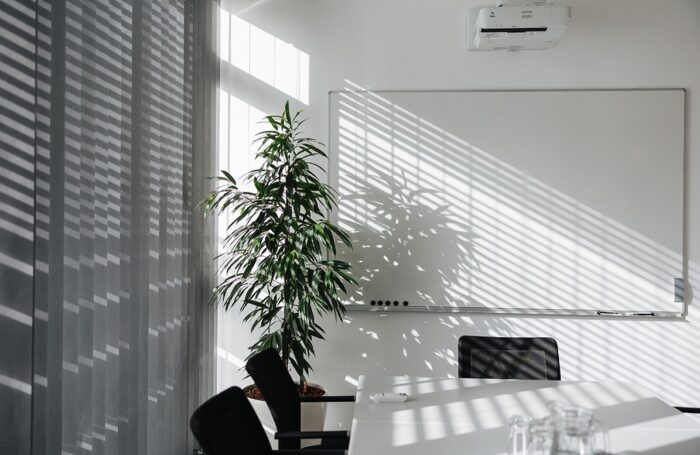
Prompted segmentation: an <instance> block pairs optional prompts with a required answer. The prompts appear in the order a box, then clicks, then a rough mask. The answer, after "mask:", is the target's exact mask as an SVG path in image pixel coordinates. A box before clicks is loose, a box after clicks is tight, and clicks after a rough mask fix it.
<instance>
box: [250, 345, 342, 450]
mask: <svg viewBox="0 0 700 455" xmlns="http://www.w3.org/2000/svg"><path fill="white" fill-rule="evenodd" d="M245 369H246V371H248V374H249V375H250V377H251V378H253V381H254V382H255V385H256V386H257V387H258V389H260V393H262V396H263V398H264V399H265V402H266V403H267V406H268V407H269V408H270V413H271V414H272V418H273V419H274V421H275V425H276V426H277V433H275V438H276V439H278V440H279V447H280V449H298V448H299V447H300V444H301V441H300V439H301V438H300V437H299V435H300V434H302V432H300V429H301V403H302V402H342V401H344V402H354V401H355V397H354V396H352V395H347V396H322V397H299V393H298V391H297V386H296V384H295V383H294V381H293V380H292V376H291V375H290V374H289V371H288V370H287V368H286V367H285V366H284V363H283V362H282V359H281V358H280V356H279V354H278V353H277V351H276V350H275V349H267V350H265V351H263V352H261V353H259V354H257V355H255V356H254V357H252V358H251V359H250V360H248V363H247V364H246V367H245ZM303 433H304V434H312V433H313V434H316V435H317V436H316V437H317V438H321V440H322V442H321V445H316V446H311V447H305V448H304V449H305V450H319V449H347V448H348V444H349V442H350V436H349V434H348V432H347V431H317V432H303ZM308 437H309V438H310V437H312V436H308Z"/></svg>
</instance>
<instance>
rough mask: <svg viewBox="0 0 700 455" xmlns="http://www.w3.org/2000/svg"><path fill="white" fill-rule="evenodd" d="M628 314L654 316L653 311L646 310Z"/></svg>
mask: <svg viewBox="0 0 700 455" xmlns="http://www.w3.org/2000/svg"><path fill="white" fill-rule="evenodd" d="M629 316H656V313H654V312H653V311H646V312H641V313H630V314H629Z"/></svg>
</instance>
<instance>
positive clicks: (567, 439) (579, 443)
mask: <svg viewBox="0 0 700 455" xmlns="http://www.w3.org/2000/svg"><path fill="white" fill-rule="evenodd" d="M548 406H549V410H550V413H551V416H552V422H553V424H554V438H553V442H552V450H551V453H552V454H554V455H597V454H606V453H609V441H608V435H607V432H606V431H605V429H604V428H603V426H602V425H601V423H600V422H599V421H597V420H595V419H594V414H593V411H591V410H589V409H585V408H579V407H576V406H571V405H567V404H564V403H558V402H552V403H550V404H549V405H548Z"/></svg>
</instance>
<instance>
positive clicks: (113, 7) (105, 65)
mask: <svg viewBox="0 0 700 455" xmlns="http://www.w3.org/2000/svg"><path fill="white" fill-rule="evenodd" d="M195 3H196V2H192V1H191V0H58V1H56V0H36V1H34V2H3V5H2V7H0V23H2V26H3V35H2V39H1V40H0V46H2V47H3V51H4V52H0V54H1V55H2V58H3V59H5V60H7V61H3V83H2V85H1V86H0V90H3V91H4V92H3V93H2V95H3V98H5V97H6V96H7V95H8V93H12V92H16V93H17V96H16V98H15V99H14V101H15V104H14V105H6V106H4V107H3V108H2V109H3V110H2V111H0V115H2V116H3V118H2V120H6V119H16V121H14V122H13V123H8V122H7V121H3V123H4V125H3V130H2V135H1V136H0V140H2V141H3V143H2V145H3V150H2V154H1V155H0V160H2V164H3V167H5V166H11V168H10V170H12V171H13V173H12V174H11V175H10V174H6V173H5V175H3V177H2V180H0V185H2V186H11V187H12V191H13V192H7V191H2V192H0V193H5V194H4V195H3V196H2V197H0V214H1V215H2V220H0V221H2V223H0V229H2V248H3V249H2V250H0V255H3V256H2V257H3V258H4V257H5V256H8V257H9V256H12V257H13V258H12V261H5V260H3V261H0V262H2V264H3V265H2V266H0V273H2V279H3V286H2V289H3V290H2V291H0V298H2V301H0V333H2V334H1V335H0V337H2V338H0V341H2V343H3V347H5V346H11V347H13V349H14V348H17V352H16V355H14V356H13V357H12V358H9V357H8V358H6V357H7V356H6V355H5V357H1V358H0V360H2V366H1V367H0V400H3V401H4V402H6V403H9V404H11V405H12V412H13V413H14V415H15V416H16V417H18V418H19V420H17V422H16V423H13V422H11V421H8V422H4V421H3V422H2V424H3V425H2V428H3V431H2V433H3V434H7V433H8V431H7V430H8V428H12V427H13V425H14V427H15V428H17V429H18V430H21V431H22V432H27V434H26V435H25V434H21V435H19V436H18V435H10V436H0V452H2V453H30V450H31V453H34V454H55V453H62V454H127V453H128V454H149V455H151V454H175V453H181V454H184V453H186V450H187V449H188V448H189V447H188V445H189V446H191V437H190V436H189V430H188V427H187V422H188V417H189V413H190V412H191V408H192V406H193V405H195V404H196V403H198V402H199V401H201V399H200V395H199V394H200V392H194V393H193V392H192V390H193V389H198V390H204V389H206V387H205V385H206V384H204V383H206V382H207V381H208V378H207V374H206V372H205V373H202V371H196V370H197V369H199V370H206V369H207V368H208V367H207V366H206V365H204V363H205V362H204V361H203V358H204V357H203V354H202V352H201V351H202V346H203V345H204V344H205V343H204V342H202V341H201V340H200V342H199V343H193V341H192V340H193V338H196V337H200V339H201V337H202V336H203V335H202V334H201V333H195V332H196V331H197V329H198V328H199V327H200V326H202V324H203V321H204V320H205V319H206V318H208V317H210V316H208V313H207V312H206V311H205V310H203V309H202V307H203V306H205V305H206V303H207V302H206V298H205V297H206V292H204V291H201V289H200V290H199V291H197V290H195V289H194V288H196V287H197V286H200V287H201V286H204V288H206V289H211V286H210V285H209V284H206V283H205V282H204V280H201V279H200V281H201V283H193V281H192V276H193V275H197V276H199V277H200V278H201V275H202V273H201V271H198V272H197V273H193V271H192V264H193V261H192V257H191V255H193V254H194V256H196V257H199V258H200V259H199V262H197V263H201V262H202V261H201V256H202V252H201V250H202V248H203V247H204V246H205V245H204V244H203V243H202V242H200V244H199V245H197V247H196V248H194V247H193V239H197V241H200V240H201V239H204V238H206V235H204V234H203V233H202V232H194V231H193V226H192V224H193V223H192V222H193V220H196V219H197V215H196V213H195V212H196V210H195V205H196V200H197V199H198V197H199V194H198V193H199V192H200V191H198V189H197V186H201V185H200V184H198V183H197V184H194V188H193V182H194V181H195V180H196V179H200V178H201V177H203V176H204V175H206V174H207V173H208V170H207V169H208V162H207V161H206V159H205V158H203V157H205V156H206V155H207V153H205V151H204V150H201V151H200V153H199V154H197V155H193V152H192V144H193V129H192V126H191V125H192V122H193V108H194V103H193V86H194V85H193V69H194V60H193V49H194V46H195V43H194V42H193V31H194V29H193V27H195V25H194V22H195V21H194V20H193V17H194V10H195V8H200V9H201V6H195V5H194V4H195ZM8 25H9V26H10V27H9V28H7V30H9V31H10V32H13V33H14V34H15V35H16V36H7V33H6V32H5V30H6V27H7V26H8ZM200 31H201V30H200ZM20 38H21V39H20ZM22 39H23V40H24V41H22ZM18 46H19V47H18ZM13 47H14V48H16V49H13ZM7 49H13V50H14V51H15V52H12V53H8V52H6V50H7ZM5 63H7V64H8V65H7V70H5V67H6V65H5ZM6 75H8V76H9V77H10V79H9V84H12V86H8V84H7V83H5V82H4V81H5V76H6ZM20 88H21V89H23V91H21V90H19V89H20ZM6 111H8V112H6ZM13 138H14V139H13ZM25 187H26V188H25ZM193 191H194V192H193ZM8 195H9V198H10V199H8ZM3 198H5V199H4V200H3ZM195 224H198V225H199V229H200V230H202V229H206V226H205V225H204V224H202V223H201V222H197V223H195ZM13 244H14V245H15V246H12V245H13ZM8 245H10V246H9V247H8ZM6 247H7V248H6ZM8 248H9V249H8ZM7 264H9V267H8V265H7ZM13 265H14V268H13ZM9 280H12V281H13V283H15V284H16V285H17V286H14V285H10V281H9ZM22 280H24V282H23V281H22ZM30 281H31V283H32V284H29V285H28V284H27V283H29V282H30ZM8 289H14V290H15V291H13V292H12V293H8V292H5V291H7V290H8ZM16 290H21V291H22V292H19V291H16ZM5 326H7V327H9V329H10V330H9V331H5V330H4V329H5ZM204 326H205V328H206V324H204ZM9 336H12V337H13V339H5V338H8V337H9ZM197 349H199V351H200V352H196V350H197ZM3 350H4V349H3ZM3 350H0V351H3ZM205 354H206V353H205ZM2 355H3V354H0V356H2ZM32 357H33V361H32ZM193 357H194V358H195V359H196V360H194V361H193V360H192V359H193ZM27 365H29V366H28V367H27ZM193 367H194V368H193ZM193 370H195V371H193ZM204 393H205V394H206V392H204ZM6 397H7V398H8V401H5V398H6ZM2 406H3V409H2V415H3V416H5V415H6V414H5V407H4V406H5V405H4V404H3V405H2ZM8 409H9V408H8ZM7 415H9V414H7ZM3 419H4V417H3ZM30 421H31V422H30ZM5 424H7V426H6V425H5ZM28 428H31V430H32V431H31V435H30V434H29V433H28ZM30 445H31V446H32V447H31V449H30V447H29V446H30Z"/></svg>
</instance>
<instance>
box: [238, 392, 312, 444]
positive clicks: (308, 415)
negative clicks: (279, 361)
mask: <svg viewBox="0 0 700 455" xmlns="http://www.w3.org/2000/svg"><path fill="white" fill-rule="evenodd" d="M309 385H311V386H314V387H318V388H319V389H323V387H321V386H319V385H317V384H311V383H309ZM248 387H252V386H248ZM248 387H246V388H245V389H247V388H248ZM245 389H244V390H245ZM248 401H249V402H250V404H251V405H252V406H253V409H254V410H255V413H256V414H257V415H258V418H259V419H260V422H261V423H262V425H263V428H264V429H265V434H266V435H267V439H269V440H270V445H271V446H272V448H273V449H277V448H278V447H277V440H276V439H275V432H276V431H277V427H276V426H275V420H274V419H273V418H272V414H270V408H268V407H267V403H265V402H264V401H262V400H254V399H252V398H248ZM325 421H326V403H302V404H301V431H321V430H323V424H324V422H325ZM320 443H321V440H320V439H302V441H301V447H306V446H313V445H316V444H320Z"/></svg>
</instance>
